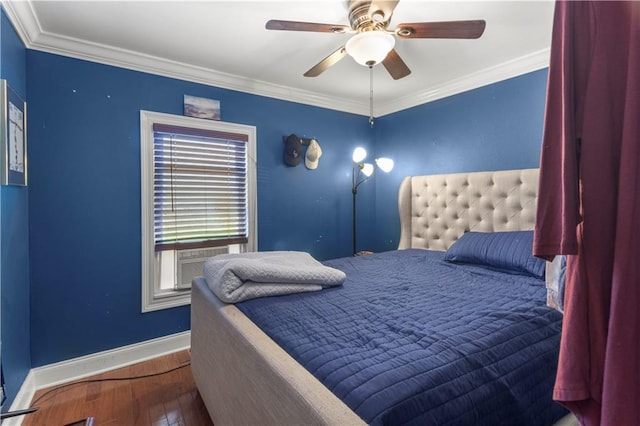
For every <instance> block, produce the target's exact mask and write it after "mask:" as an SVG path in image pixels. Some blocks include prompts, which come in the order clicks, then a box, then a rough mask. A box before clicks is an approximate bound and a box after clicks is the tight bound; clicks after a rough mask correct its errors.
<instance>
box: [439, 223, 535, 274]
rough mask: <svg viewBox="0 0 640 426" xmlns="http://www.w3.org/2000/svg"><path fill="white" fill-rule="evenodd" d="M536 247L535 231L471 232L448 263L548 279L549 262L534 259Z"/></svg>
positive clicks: (451, 250) (453, 248) (455, 247)
mask: <svg viewBox="0 0 640 426" xmlns="http://www.w3.org/2000/svg"><path fill="white" fill-rule="evenodd" d="M532 247H533V231H514V232H467V233H466V234H464V235H462V237H460V239H459V240H458V241H456V242H455V243H454V244H453V245H452V246H451V247H449V250H447V252H446V253H445V255H444V260H446V261H449V262H455V263H472V264H475V265H484V266H488V267H490V268H492V269H498V270H501V271H508V272H516V273H520V274H527V275H533V276H534V277H537V278H540V279H544V270H545V261H544V260H542V259H538V258H537V257H534V256H533V254H532Z"/></svg>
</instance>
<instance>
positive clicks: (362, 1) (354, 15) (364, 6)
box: [347, 0, 389, 32]
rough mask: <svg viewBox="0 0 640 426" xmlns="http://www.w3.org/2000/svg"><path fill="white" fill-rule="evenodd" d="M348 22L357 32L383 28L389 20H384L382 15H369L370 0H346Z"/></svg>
mask: <svg viewBox="0 0 640 426" xmlns="http://www.w3.org/2000/svg"><path fill="white" fill-rule="evenodd" d="M347 6H348V8H349V24H350V25H351V28H352V29H354V30H355V31H358V32H363V31H376V30H384V29H385V28H386V27H387V25H389V21H388V20H387V21H384V15H383V14H380V15H376V16H374V17H372V16H369V8H370V6H371V1H370V0H348V1H347ZM376 18H379V19H376Z"/></svg>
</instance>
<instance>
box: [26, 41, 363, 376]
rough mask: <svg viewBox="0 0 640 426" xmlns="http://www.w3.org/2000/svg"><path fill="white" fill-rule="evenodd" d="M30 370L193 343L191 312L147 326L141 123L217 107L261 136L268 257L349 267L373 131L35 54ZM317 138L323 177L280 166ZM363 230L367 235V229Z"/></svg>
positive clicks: (260, 100)
mask: <svg viewBox="0 0 640 426" xmlns="http://www.w3.org/2000/svg"><path fill="white" fill-rule="evenodd" d="M27 86H28V88H29V116H30V117H29V167H30V176H29V204H30V210H29V213H30V235H31V257H30V261H31V350H32V364H33V367H37V366H41V365H44V364H49V363H52V362H56V361H60V360H65V359H69V358H73V357H78V356H81V355H85V354H89V353H94V352H98V351H102V350H106V349H111V348H115V347H119V346H123V345H127V344H131V343H135V342H140V341H144V340H147V339H151V338H155V337H159V336H164V335H167V334H171V333H176V332H180V331H184V330H187V329H189V307H188V306H184V307H179V308H173V309H168V310H163V311H157V312H151V313H145V314H142V313H141V312H140V306H141V295H140V291H141V290H140V281H141V267H140V262H141V260H140V232H141V231H140V229H141V224H140V124H139V121H140V120H139V111H140V110H141V109H144V110H150V111H158V112H164V113H172V114H180V115H181V114H182V109H183V95H184V94H191V95H195V96H201V97H207V98H213V99H218V100H220V102H221V111H222V119H223V120H224V121H228V122H235V123H242V124H249V125H254V126H256V127H257V130H258V237H259V241H258V245H259V248H260V249H261V250H304V251H309V252H310V253H311V254H312V255H314V256H315V257H316V258H319V259H328V258H333V257H340V256H347V255H349V254H350V253H351V182H350V173H351V152H352V150H353V149H354V148H355V146H357V145H361V144H365V145H366V144H367V143H369V142H370V141H372V140H373V133H372V130H371V129H370V128H369V126H368V123H367V120H366V118H364V117H362V116H358V115H353V114H347V113H342V112H336V111H331V110H327V109H322V108H316V107H311V106H306V105H302V104H296V103H292V102H285V101H279V100H274V99H270V98H265V97H260V96H254V95H250V94H246V93H240V92H234V91H230V90H224V89H219V88H214V87H209V86H204V85H200V84H195V83H189V82H185V81H180V80H175V79H170V78H165V77H159V76H154V75H150V74H145V73H141V72H136V71H130V70H125V69H121V68H116V67H110V66H105V65H100V64H95V63H91V62H87V61H81V60H76V59H70V58H66V57H62V56H58V55H52V54H47V53H42V52H36V51H28V53H27ZM292 132H294V133H296V134H298V135H299V136H305V135H306V136H309V137H316V138H317V140H318V142H319V143H320V145H321V146H322V150H323V155H322V157H321V158H320V163H319V164H320V165H319V167H318V169H316V170H313V171H310V170H307V169H306V168H305V167H304V165H303V164H301V165H299V166H298V167H295V168H292V167H287V166H285V165H284V163H283V161H282V155H283V142H282V137H283V135H286V134H289V133H292ZM363 226H366V225H363Z"/></svg>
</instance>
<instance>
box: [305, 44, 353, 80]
mask: <svg viewBox="0 0 640 426" xmlns="http://www.w3.org/2000/svg"><path fill="white" fill-rule="evenodd" d="M345 56H347V49H345V48H344V46H342V47H341V48H339V49H338V50H336V51H335V52H333V53H332V54H331V55H329V56H327V57H326V58H324V59H323V60H321V61H320V62H318V63H317V64H316V65H315V66H314V67H313V68H311V69H310V70H309V71H307V72H305V73H304V76H305V77H317V76H319V75H320V74H322V73H323V72H324V71H326V70H327V69H329V67H331V66H333V65H335V64H336V63H337V62H338V61H339V60H340V59H342V58H344V57H345Z"/></svg>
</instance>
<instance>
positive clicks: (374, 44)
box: [345, 31, 396, 67]
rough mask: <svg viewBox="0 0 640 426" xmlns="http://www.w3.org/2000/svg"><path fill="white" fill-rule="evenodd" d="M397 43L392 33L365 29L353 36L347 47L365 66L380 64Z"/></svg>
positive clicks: (356, 59)
mask: <svg viewBox="0 0 640 426" xmlns="http://www.w3.org/2000/svg"><path fill="white" fill-rule="evenodd" d="M395 44H396V39H395V38H393V36H392V35H391V34H387V33H385V32H383V31H365V32H361V33H358V34H356V35H354V36H353V37H351V38H350V39H349V40H348V41H347V44H346V45H345V49H346V50H347V53H348V54H349V55H350V56H351V57H353V59H355V61H356V62H357V63H359V64H360V65H364V66H367V67H369V66H373V65H376V64H379V63H380V62H382V61H383V60H384V58H386V57H387V55H388V54H389V52H391V50H392V49H393V47H394V46H395Z"/></svg>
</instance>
